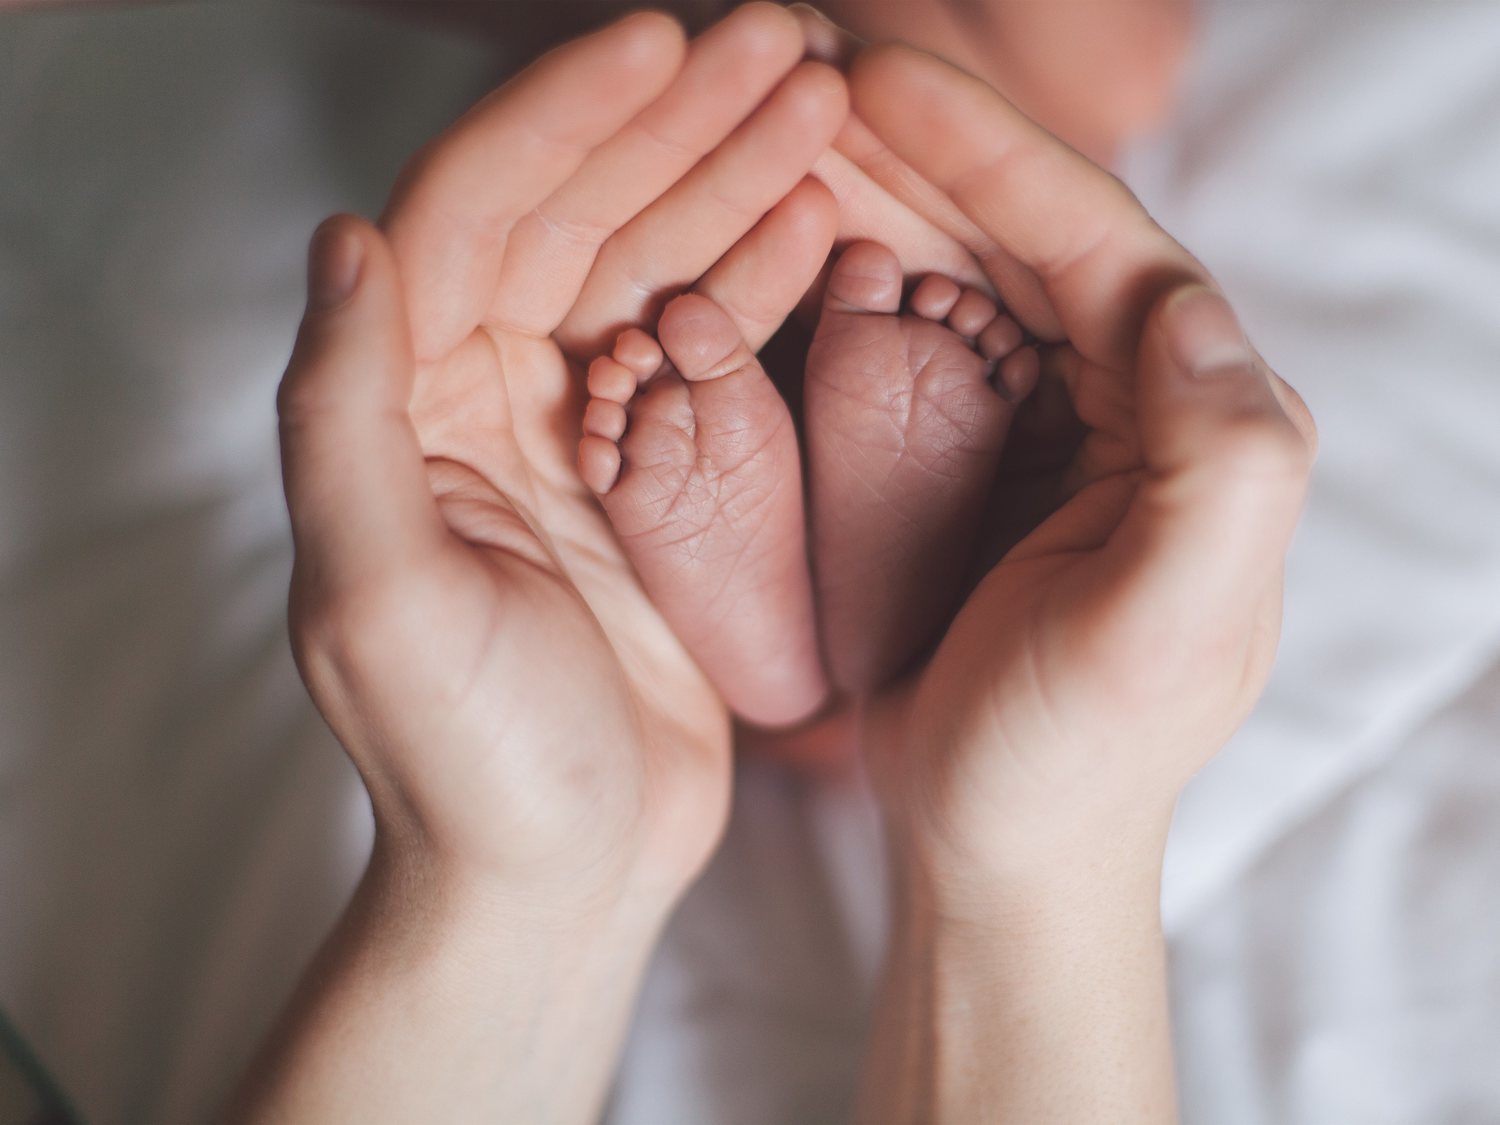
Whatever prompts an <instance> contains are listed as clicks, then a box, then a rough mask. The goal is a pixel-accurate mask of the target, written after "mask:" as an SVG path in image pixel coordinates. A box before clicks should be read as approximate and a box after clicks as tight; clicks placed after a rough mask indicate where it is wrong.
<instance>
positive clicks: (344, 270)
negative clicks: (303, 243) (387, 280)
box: [307, 219, 365, 311]
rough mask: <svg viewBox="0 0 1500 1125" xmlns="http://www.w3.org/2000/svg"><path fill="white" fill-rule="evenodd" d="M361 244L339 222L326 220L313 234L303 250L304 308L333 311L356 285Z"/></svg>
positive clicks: (347, 297)
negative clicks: (305, 260) (304, 257)
mask: <svg viewBox="0 0 1500 1125" xmlns="http://www.w3.org/2000/svg"><path fill="white" fill-rule="evenodd" d="M364 260H365V251H364V245H363V243H361V242H360V240H359V239H358V238H356V237H355V236H354V235H353V234H352V233H350V232H349V231H348V230H346V229H345V228H344V227H343V225H342V224H341V223H338V222H337V221H335V220H332V219H330V220H328V221H327V222H325V223H324V224H323V225H322V226H320V227H319V228H318V229H317V230H316V231H315V232H313V236H312V242H311V243H310V244H309V245H308V248H307V307H308V308H309V309H316V310H318V311H326V310H328V309H332V308H337V307H338V306H339V305H342V304H343V303H344V302H345V301H347V300H348V299H349V298H350V296H351V295H353V293H354V289H355V287H356V286H357V285H358V284H359V274H360V269H361V267H362V266H363V265H364Z"/></svg>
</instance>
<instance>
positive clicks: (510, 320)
mask: <svg viewBox="0 0 1500 1125" xmlns="http://www.w3.org/2000/svg"><path fill="white" fill-rule="evenodd" d="M802 51H803V39H802V33H801V29H800V28H799V26H798V24H797V21H796V19H795V18H794V17H792V16H791V15H789V14H788V13H787V12H786V10H785V9H783V8H781V7H780V6H778V5H776V4H770V3H754V4H747V5H745V6H744V7H742V8H737V9H736V10H735V11H734V12H733V13H731V14H730V15H729V16H727V17H725V18H724V19H723V20H721V21H720V22H719V23H717V24H715V25H714V26H713V27H711V28H709V29H708V30H707V31H705V32H704V33H703V34H702V35H701V36H699V37H698V38H697V39H696V40H694V41H693V43H692V45H691V46H690V47H689V49H688V56H687V61H686V62H685V63H684V64H683V66H682V69H681V71H680V72H679V74H678V76H677V78H676V80H675V81H674V82H673V83H672V85H671V86H670V87H669V88H668V90H667V92H666V93H664V94H663V95H662V96H661V97H660V98H658V99H657V100H656V101H655V102H653V103H652V104H651V105H649V106H647V107H646V108H645V109H644V110H642V111H641V113H640V115H639V116H637V117H636V118H635V119H634V120H633V121H631V122H630V123H629V124H628V125H626V126H625V127H624V128H623V129H622V130H621V131H620V132H619V133H618V134H617V135H616V136H614V137H613V138H611V139H610V140H608V141H606V142H605V143H604V144H602V145H600V146H599V148H597V149H595V150H594V151H593V152H592V153H590V154H589V156H588V158H587V159H586V160H585V161H584V162H583V164H582V166H581V167H580V168H579V169H578V171H577V173H576V174H574V175H573V176H572V177H571V178H570V179H569V180H568V181H567V182H566V183H565V184H563V186H562V187H560V188H558V189H557V191H555V192H554V193H553V194H552V195H551V196H550V197H548V198H547V199H546V200H545V201H544V202H543V203H542V204H541V205H540V206H538V207H537V208H536V209H535V210H534V211H532V212H531V213H530V214H528V215H526V216H525V217H524V218H522V219H521V220H520V221H519V222H518V223H517V224H516V227H515V229H514V230H513V231H512V232H511V236H510V241H509V243H508V246H507V251H506V255H505V262H504V265H503V268H502V270H501V274H500V284H499V289H498V292H497V293H496V295H495V297H494V300H493V303H492V306H491V312H490V317H489V319H490V321H491V322H493V323H503V324H505V325H507V326H510V327H514V328H518V329H520V330H522V331H525V332H528V333H530V334H533V335H547V334H549V333H550V332H552V331H553V329H555V328H556V327H557V325H558V323H559V322H560V321H561V320H562V318H563V316H564V315H565V314H566V313H567V311H568V309H569V308H570V307H571V306H572V304H573V302H574V301H575V300H576V299H577V296H578V293H579V290H580V289H581V288H582V286H583V282H584V280H585V278H587V276H588V272H589V268H590V267H591V266H592V265H593V264H594V258H595V256H596V255H597V254H598V252H599V248H600V247H601V246H602V245H603V244H604V242H605V240H606V239H608V238H609V237H610V235H612V234H614V233H615V231H617V230H619V229H620V228H621V227H623V226H624V225H625V224H626V223H627V222H628V221H629V220H630V219H632V218H634V217H635V216H636V215H637V214H638V213H639V212H641V211H642V210H644V209H645V208H646V206H647V205H648V204H650V203H651V202H652V201H654V200H655V199H656V198H657V197H658V196H660V195H661V194H662V193H663V192H665V191H666V190H667V189H668V188H670V187H671V186H672V185H673V184H674V183H676V182H677V181H678V180H679V179H680V178H681V177H682V176H683V175H685V174H686V173H687V172H688V171H690V170H691V169H692V168H693V167H694V166H695V165H696V164H697V163H698V162H699V161H700V160H701V159H702V158H703V157H705V156H706V155H707V154H708V153H710V152H712V151H713V149H714V148H715V147H717V146H718V144H719V143H720V142H721V141H722V140H723V139H724V138H725V137H726V136H728V135H729V133H730V131H731V130H733V129H734V128H735V127H736V126H737V125H739V124H740V122H741V121H743V120H744V119H745V118H746V117H748V116H749V115H750V113H751V112H752V111H753V110H754V109H755V108H756V107H757V106H758V105H760V103H761V102H762V101H763V100H764V99H765V97H766V96H767V95H768V94H769V93H770V92H771V91H772V89H774V88H775V86H776V84H777V83H778V82H780V81H781V80H782V79H783V78H784V77H786V75H787V73H788V72H789V71H790V70H791V69H792V68H793V67H794V66H796V64H797V63H798V62H799V61H800V59H801V57H802Z"/></svg>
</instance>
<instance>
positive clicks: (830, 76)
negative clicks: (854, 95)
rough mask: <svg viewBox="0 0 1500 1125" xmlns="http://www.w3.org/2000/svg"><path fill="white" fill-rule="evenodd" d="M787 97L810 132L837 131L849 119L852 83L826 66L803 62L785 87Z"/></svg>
mask: <svg viewBox="0 0 1500 1125" xmlns="http://www.w3.org/2000/svg"><path fill="white" fill-rule="evenodd" d="M782 90H783V92H784V96H786V97H788V98H789V99H791V101H792V105H793V107H794V109H795V111H796V113H797V115H798V116H799V117H801V118H802V119H803V122H804V125H805V127H806V128H808V129H809V130H814V129H819V130H827V131H828V132H829V139H830V140H831V139H832V137H833V135H834V134H835V133H837V132H838V130H839V128H841V127H842V126H843V124H844V119H845V118H846V117H848V116H849V84H848V83H847V82H846V81H845V80H844V76H843V74H842V73H840V72H839V71H837V70H835V69H834V68H833V67H831V66H829V65H828V64H827V63H821V62H812V61H809V62H804V63H802V64H801V65H799V66H798V67H797V69H796V70H794V71H792V73H791V74H790V75H789V76H788V77H787V79H786V81H785V82H784V83H783V84H782Z"/></svg>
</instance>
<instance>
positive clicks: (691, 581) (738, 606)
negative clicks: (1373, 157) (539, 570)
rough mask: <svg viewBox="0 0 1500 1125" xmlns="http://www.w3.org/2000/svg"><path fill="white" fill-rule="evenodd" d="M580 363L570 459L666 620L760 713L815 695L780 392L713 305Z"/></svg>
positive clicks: (792, 718) (684, 303) (799, 709)
mask: <svg viewBox="0 0 1500 1125" xmlns="http://www.w3.org/2000/svg"><path fill="white" fill-rule="evenodd" d="M657 337H658V338H659V340H660V343H658V341H657V339H653V338H652V337H650V336H648V335H647V334H646V333H645V332H642V331H641V330H639V329H630V330H628V331H627V332H625V333H624V334H623V335H622V336H621V337H620V339H619V342H618V343H617V344H616V347H615V350H614V353H613V355H610V356H604V357H600V359H598V360H596V361H595V363H594V364H593V366H592V367H591V368H590V371H589V394H590V395H591V396H592V398H591V401H590V403H589V406H588V410H587V411H586V412H585V414H584V438H583V441H582V443H581V444H580V446H579V450H578V466H579V471H580V473H581V474H582V476H583V479H584V481H585V483H587V484H588V485H589V487H590V488H592V489H593V490H594V491H595V492H596V493H598V494H599V497H600V500H601V502H602V503H603V505H604V510H605V512H606V514H607V515H608V516H609V519H610V522H611V523H612V524H613V525H614V529H615V532H616V534H617V535H618V536H619V539H620V545H621V546H622V547H623V548H624V550H625V553H626V555H627V556H629V558H630V561H631V563H632V564H634V566H635V569H636V573H637V574H638V575H640V579H641V584H642V585H643V586H644V587H645V589H646V592H647V593H648V594H650V595H651V600H652V601H654V602H655V603H656V605H657V607H658V608H659V609H660V610H661V612H662V615H663V616H664V617H665V618H666V619H667V622H668V624H670V625H671V626H672V628H673V629H674V630H675V631H676V633H677V635H678V637H680V638H681V639H682V642H683V644H685V645H686V646H687V648H688V651H689V652H691V653H692V654H693V656H694V657H695V658H696V659H697V661H698V663H699V665H700V666H701V667H702V668H703V671H704V672H705V673H706V674H707V675H708V677H709V679H711V680H712V681H713V682H714V685H715V686H716V687H717V688H718V689H719V692H720V694H721V695H722V696H723V697H724V701H725V702H726V703H728V704H729V706H730V708H731V709H732V710H733V711H734V712H735V713H736V714H738V715H740V716H742V717H743V718H745V719H748V720H749V721H750V722H752V723H755V724H758V725H760V726H767V727H781V726H790V725H793V724H796V723H798V722H800V721H802V720H803V719H806V718H807V717H808V716H809V715H811V714H812V713H813V712H814V711H816V710H817V709H818V708H819V707H820V706H821V705H822V703H823V702H824V699H825V698H826V696H827V694H828V683H827V679H826V677H825V676H824V674H823V667H822V662H821V660H820V658H819V655H818V643H817V632H816V629H817V619H816V617H815V615H814V612H813V602H812V580H811V577H810V575H809V573H808V565H807V540H806V528H805V526H804V516H803V501H802V470H801V463H800V460H801V459H800V455H799V453H798V449H797V434H796V430H795V428H794V426H793V424H792V418H791V415H790V414H789V413H788V411H787V407H786V403H785V402H783V401H782V398H781V396H780V394H779V393H778V392H777V390H776V387H775V386H774V385H773V384H772V382H771V380H770V377H769V376H767V374H766V372H765V370H764V369H763V368H762V367H761V365H760V362H759V360H757V359H756V358H755V354H754V353H753V352H752V351H751V350H750V348H749V345H748V344H746V342H745V340H744V339H743V338H742V337H741V335H740V333H739V330H738V329H737V328H736V327H735V324H734V322H733V321H732V320H731V319H730V318H729V316H728V314H726V313H725V312H724V311H723V310H722V309H721V308H720V307H719V306H718V305H716V304H714V302H712V301H710V300H709V299H708V298H706V297H703V296H701V295H699V294H694V293H690V294H688V295H686V296H683V297H679V298H677V299H676V300H675V301H673V302H672V303H671V304H670V305H668V306H667V309H666V311H665V312H664V313H663V314H662V318H661V322H660V324H659V325H658V326H657Z"/></svg>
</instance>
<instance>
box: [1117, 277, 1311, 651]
mask: <svg viewBox="0 0 1500 1125" xmlns="http://www.w3.org/2000/svg"><path fill="white" fill-rule="evenodd" d="M1138 372H1139V376H1138V385H1137V392H1136V411H1137V425H1138V427H1139V433H1140V441H1141V452H1142V457H1143V460H1144V463H1145V476H1144V479H1143V481H1142V483H1141V485H1140V488H1139V489H1138V490H1137V492H1136V495H1135V498H1134V500H1133V501H1132V503H1131V507H1130V510H1129V512H1128V513H1127V515H1126V517H1125V519H1124V520H1123V521H1122V523H1121V524H1120V527H1119V528H1118V530H1117V531H1116V533H1115V534H1114V535H1113V536H1112V537H1111V539H1110V542H1109V544H1108V546H1107V547H1106V552H1107V553H1109V554H1111V555H1113V556H1114V558H1113V563H1114V567H1113V569H1114V571H1115V573H1116V574H1118V575H1120V576H1121V577H1122V580H1123V581H1125V582H1126V583H1127V584H1129V585H1132V586H1134V587H1135V589H1134V590H1132V591H1131V593H1132V594H1135V595H1139V596H1140V597H1141V598H1142V600H1141V601H1139V602H1137V603H1136V604H1139V605H1142V606H1147V607H1150V611H1151V612H1153V613H1157V614H1160V613H1166V614H1170V615H1171V616H1172V617H1176V618H1177V619H1178V620H1184V621H1187V622H1193V621H1197V620H1201V618H1202V615H1203V614H1205V613H1212V612H1215V611H1217V612H1218V613H1220V614H1222V612H1223V610H1224V609H1225V608H1229V607H1233V606H1234V605H1236V604H1237V603H1243V604H1245V605H1247V606H1249V605H1252V604H1254V602H1255V601H1257V600H1258V599H1259V598H1260V596H1261V595H1262V594H1263V593H1264V591H1265V590H1266V589H1267V587H1268V585H1269V584H1270V583H1271V582H1272V581H1274V580H1275V579H1276V578H1277V577H1278V576H1279V575H1280V574H1281V570H1282V567H1283V565H1284V560H1285V555H1286V551H1287V548H1288V546H1289V545H1290V542H1291V537H1292V532H1293V530H1294V528H1295V527H1296V523H1297V518H1298V516H1299V514H1300V513H1301V509H1302V501H1303V498H1304V495H1305V493H1306V489H1307V480H1308V475H1309V473H1310V472H1311V469H1312V461H1313V451H1314V439H1313V433H1312V423H1311V419H1310V417H1308V416H1307V415H1306V412H1305V408H1303V407H1302V406H1301V403H1300V400H1297V399H1296V397H1295V395H1294V394H1293V393H1292V392H1291V391H1290V389H1289V388H1285V386H1284V384H1280V383H1279V381H1278V380H1276V379H1275V376H1273V375H1271V373H1270V372H1269V371H1268V370H1267V369H1266V367H1265V365H1264V363H1263V361H1262V360H1261V359H1260V358H1259V356H1257V355H1256V353H1255V351H1254V350H1253V349H1252V348H1251V346H1250V344H1249V342H1248V341H1247V340H1246V339H1245V334H1244V332H1243V330H1242V329H1241V328H1240V325H1239V322H1238V320H1237V319H1236V318H1235V315H1234V312H1233V310H1232V309H1231V308H1230V307H1229V303H1228V302H1227V301H1226V300H1225V299H1224V298H1223V297H1222V296H1221V295H1220V294H1219V293H1217V292H1216V291H1214V290H1212V289H1210V288H1208V287H1206V286H1203V285H1199V284H1192V285H1186V286H1182V287H1180V288H1178V289H1176V290H1174V291H1172V292H1170V293H1168V294H1167V295H1166V296H1165V297H1164V298H1163V299H1161V300H1160V301H1159V302H1158V303H1157V305H1156V306H1155V307H1154V308H1153V309H1152V311H1151V313H1150V314H1149V316H1148V318H1147V322H1146V329H1145V332H1144V333H1143V335H1142V339H1141V347H1140V358H1139V365H1138ZM1178 614H1181V615H1183V616H1181V617H1178Z"/></svg>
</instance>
